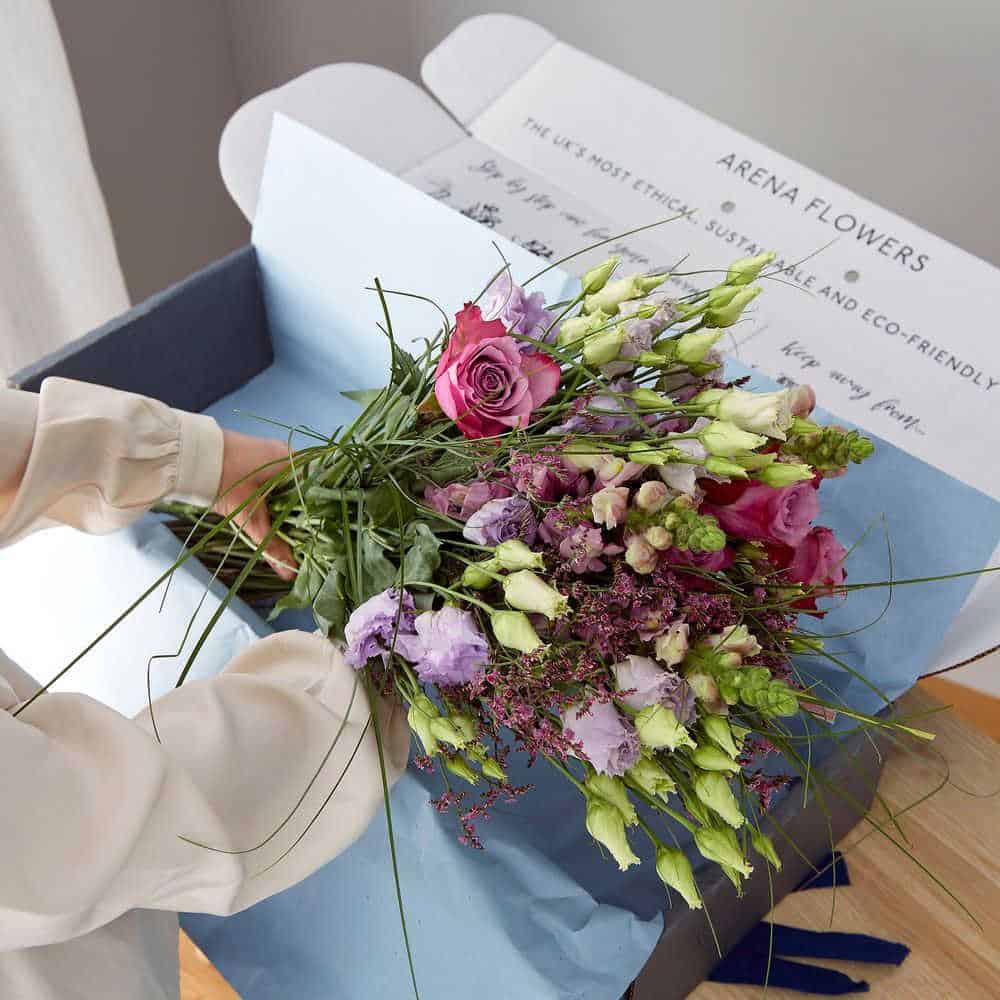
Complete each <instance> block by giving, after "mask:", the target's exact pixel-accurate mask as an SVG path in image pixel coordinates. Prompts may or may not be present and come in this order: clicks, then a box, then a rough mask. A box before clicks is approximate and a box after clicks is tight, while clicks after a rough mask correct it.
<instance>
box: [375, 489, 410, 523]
mask: <svg viewBox="0 0 1000 1000" xmlns="http://www.w3.org/2000/svg"><path fill="white" fill-rule="evenodd" d="M365 510H366V511H367V512H368V516H369V517H370V518H371V519H372V521H373V523H374V524H375V525H376V526H378V527H380V528H381V527H388V526H392V527H396V526H397V525H398V524H399V522H400V519H402V522H403V523H404V524H405V523H406V522H407V521H409V519H410V518H411V517H412V516H413V511H414V506H413V504H412V503H411V502H410V499H409V498H408V497H406V496H404V495H403V494H402V493H400V491H399V490H398V489H397V487H396V485H395V483H393V482H390V481H386V482H384V483H382V484H381V485H380V486H376V487H375V488H374V489H371V490H369V491H368V493H367V494H366V496H365Z"/></svg>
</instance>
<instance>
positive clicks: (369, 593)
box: [358, 532, 399, 601]
mask: <svg viewBox="0 0 1000 1000" xmlns="http://www.w3.org/2000/svg"><path fill="white" fill-rule="evenodd" d="M398 572H399V571H398V570H397V569H396V566H395V564H394V563H392V562H391V561H390V560H389V559H387V558H386V555H385V553H384V552H383V551H382V546H381V545H379V543H378V542H377V541H375V539H374V538H372V536H371V535H370V534H368V532H365V533H364V534H363V535H362V536H361V575H362V579H361V580H359V581H358V586H359V588H360V590H361V594H360V599H361V600H362V601H367V600H368V598H369V597H374V596H375V595H376V594H379V593H381V592H382V591H383V590H386V589H387V588H389V587H391V586H392V585H393V584H394V583H395V582H396V576H397V574H398Z"/></svg>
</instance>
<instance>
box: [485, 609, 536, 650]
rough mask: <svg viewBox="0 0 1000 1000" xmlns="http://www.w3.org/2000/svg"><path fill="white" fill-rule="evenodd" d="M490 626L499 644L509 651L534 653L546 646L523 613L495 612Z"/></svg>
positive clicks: (491, 617)
mask: <svg viewBox="0 0 1000 1000" xmlns="http://www.w3.org/2000/svg"><path fill="white" fill-rule="evenodd" d="M490 625H491V626H492V628H493V635H494V636H495V637H496V640H497V642H499V643H500V645H501V646H506V647H507V648H508V649H516V650H518V651H519V652H521V653H533V652H534V651H535V650H536V649H539V648H540V647H541V646H543V645H544V643H543V642H542V640H541V639H539V638H538V633H537V632H536V631H535V626H534V625H532V624H531V621H530V619H529V618H528V616H527V615H526V614H525V613H524V612H523V611H494V612H493V614H491V615H490Z"/></svg>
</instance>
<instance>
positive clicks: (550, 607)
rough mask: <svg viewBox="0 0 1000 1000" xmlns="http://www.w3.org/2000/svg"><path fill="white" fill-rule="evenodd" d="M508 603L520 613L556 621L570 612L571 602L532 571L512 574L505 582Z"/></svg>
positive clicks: (526, 570) (505, 594)
mask: <svg viewBox="0 0 1000 1000" xmlns="http://www.w3.org/2000/svg"><path fill="white" fill-rule="evenodd" d="M503 594H504V597H505V598H506V600H507V603H508V604H509V605H510V606H511V607H512V608H517V609H518V610H519V611H532V612H534V613H535V614H539V615H545V617H546V618H548V619H549V621H555V620H556V619H557V618H560V617H562V616H563V615H564V614H566V612H567V611H568V610H569V601H568V600H566V597H565V596H564V595H563V594H560V593H559V591H558V590H556V589H555V587H550V586H549V585H548V584H547V583H546V582H545V581H544V580H543V579H542V578H541V577H539V576H536V575H535V574H534V573H532V572H531V570H530V569H521V570H518V571H517V572H516V573H511V574H510V576H508V577H506V578H505V579H504V582H503Z"/></svg>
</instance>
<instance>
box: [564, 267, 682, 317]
mask: <svg viewBox="0 0 1000 1000" xmlns="http://www.w3.org/2000/svg"><path fill="white" fill-rule="evenodd" d="M669 277H670V275H668V274H654V275H650V276H649V277H644V276H642V275H639V274H633V275H630V276H629V277H627V278H619V279H618V280H617V281H612V282H609V283H608V284H606V285H605V286H604V287H603V288H602V289H601V290H600V291H599V292H595V293H594V294H593V295H588V296H587V297H586V298H585V299H584V300H583V311H584V312H585V313H592V312H595V311H596V310H598V309H600V310H601V311H602V312H606V313H608V315H610V316H614V315H616V314H617V312H618V307H619V306H620V305H621V304H622V303H623V302H628V301H630V300H631V299H641V298H642V297H643V296H644V295H648V294H649V293H650V292H651V291H653V289H654V288H657V287H658V286H659V285H662V284H663V282H664V281H666V280H667V278H669Z"/></svg>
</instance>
